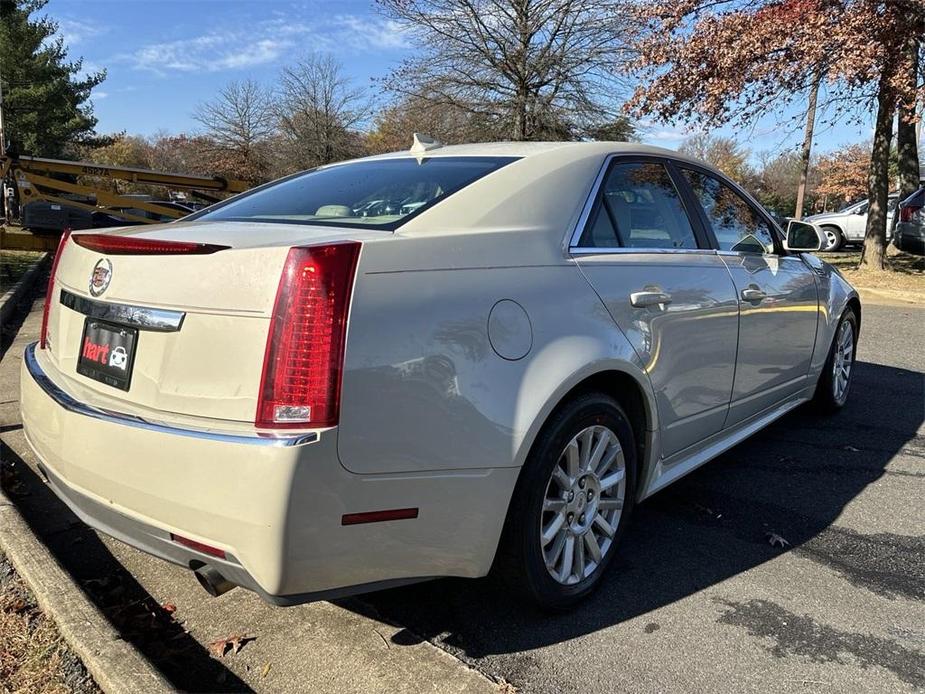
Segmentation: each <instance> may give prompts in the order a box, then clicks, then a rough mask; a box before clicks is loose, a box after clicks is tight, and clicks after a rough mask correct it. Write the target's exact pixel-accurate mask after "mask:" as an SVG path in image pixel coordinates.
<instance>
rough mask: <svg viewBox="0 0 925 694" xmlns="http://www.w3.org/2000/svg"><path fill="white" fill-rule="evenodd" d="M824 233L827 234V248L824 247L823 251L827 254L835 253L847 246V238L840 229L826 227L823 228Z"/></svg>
mask: <svg viewBox="0 0 925 694" xmlns="http://www.w3.org/2000/svg"><path fill="white" fill-rule="evenodd" d="M822 232H823V233H824V234H825V246H823V247H822V250H823V251H825V252H826V253H834V252H835V251H837V250H838V249H840V248H841V247H842V246H843V245H845V237H844V236H843V235H842V233H841V230H840V229H839V228H838V227H825V226H824V227H822Z"/></svg>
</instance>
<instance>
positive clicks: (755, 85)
mask: <svg viewBox="0 0 925 694" xmlns="http://www.w3.org/2000/svg"><path fill="white" fill-rule="evenodd" d="M636 15H637V17H638V18H639V19H640V21H641V22H643V24H644V26H645V29H644V30H643V31H641V32H640V33H639V34H638V38H637V41H636V49H637V50H638V59H637V67H638V68H639V69H640V70H641V71H642V73H643V77H644V79H643V81H642V84H641V86H640V87H639V88H638V89H637V90H636V92H635V94H634V96H633V98H632V100H631V101H630V104H629V106H630V108H631V109H633V110H635V111H636V112H639V113H644V114H655V115H657V116H659V117H661V118H662V119H665V120H673V119H678V118H680V119H685V120H692V121H699V122H700V123H701V124H703V125H720V124H723V123H738V124H746V123H749V122H753V121H754V120H755V119H757V118H759V117H760V116H762V115H765V114H768V113H774V112H780V111H781V110H782V107H784V106H786V105H788V104H791V103H793V102H794V101H798V100H799V99H800V97H801V95H803V94H806V93H807V92H808V91H809V90H810V88H811V86H812V85H813V83H814V82H815V80H816V79H820V80H821V83H822V85H823V93H822V94H820V104H821V107H822V110H823V112H824V113H826V114H827V119H828V120H829V121H835V120H843V119H854V120H855V121H857V122H860V121H861V120H862V119H863V118H864V116H865V115H866V113H867V112H868V109H869V107H870V106H871V105H873V104H876V114H877V115H876V119H875V129H874V138H873V142H872V146H871V157H870V166H869V169H868V172H867V193H868V197H869V199H870V200H871V205H870V213H869V215H868V219H867V238H866V241H865V244H864V254H863V256H862V260H861V265H862V267H867V268H871V269H883V255H884V251H885V247H886V206H887V195H888V190H889V153H890V141H891V139H892V129H893V120H894V115H895V113H896V109H897V106H898V105H900V104H909V103H915V101H916V100H917V99H921V98H923V97H925V84H923V83H922V81H921V79H918V78H917V77H914V78H913V79H911V80H910V79H909V76H910V75H921V74H922V67H923V56H922V54H921V52H919V51H915V52H913V51H910V50H908V45H909V37H910V36H911V37H920V36H922V35H923V34H925V2H923V1H922V0H680V1H678V0H657V2H655V3H653V2H647V1H645V0H639V2H638V3H637V4H636Z"/></svg>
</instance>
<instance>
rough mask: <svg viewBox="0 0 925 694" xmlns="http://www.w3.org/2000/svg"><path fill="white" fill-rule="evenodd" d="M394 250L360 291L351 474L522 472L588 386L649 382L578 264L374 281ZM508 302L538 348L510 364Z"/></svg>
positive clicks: (354, 338) (364, 277)
mask: <svg viewBox="0 0 925 694" xmlns="http://www.w3.org/2000/svg"><path fill="white" fill-rule="evenodd" d="M408 241H411V240H410V239H408ZM444 242H445V243H446V245H447V248H450V249H454V250H456V251H458V252H459V253H463V254H466V253H467V251H465V250H464V249H463V248H461V246H465V245H467V244H470V243H479V244H484V245H483V248H486V249H487V248H491V241H490V239H489V238H486V237H485V235H484V234H481V235H479V236H478V237H475V238H473V237H466V236H465V235H464V234H463V235H460V236H459V237H455V238H454V237H445V238H444ZM398 243H400V241H398ZM391 245H394V244H367V245H366V246H365V247H364V251H363V260H362V261H361V262H362V265H361V268H360V272H359V273H358V277H357V280H356V286H355V289H354V297H353V303H352V307H351V316H350V327H349V331H348V337H347V348H346V358H345V367H344V368H345V370H344V376H343V387H342V398H341V417H340V426H339V432H338V452H339V457H340V460H341V463H342V464H343V466H344V467H345V468H347V469H348V470H350V471H352V472H356V473H361V474H375V473H396V472H413V471H425V470H449V469H470V468H494V467H516V466H519V465H521V464H522V463H523V460H524V458H525V457H526V455H527V452H528V450H529V446H530V444H531V443H532V440H533V438H534V437H535V436H536V434H537V432H538V430H539V428H540V426H541V425H542V423H543V421H544V420H545V418H546V416H548V414H549V413H550V411H551V410H552V408H553V407H554V406H555V404H556V403H557V402H558V401H559V399H560V398H561V397H562V396H564V395H565V394H566V393H567V392H568V390H569V389H570V388H571V387H572V386H573V385H575V384H576V383H578V382H579V381H580V380H582V379H583V378H584V377H586V376H589V375H591V374H592V373H594V372H596V371H599V370H606V369H608V368H619V369H620V370H623V371H627V372H630V373H631V375H633V376H634V377H635V378H637V380H638V381H639V382H641V383H644V382H646V379H645V376H644V374H643V373H642V371H641V369H640V367H639V364H638V362H637V359H636V356H635V353H634V352H633V349H632V347H631V346H630V344H629V343H628V341H627V340H626V338H625V337H624V336H623V334H622V333H621V332H620V331H619V329H618V328H617V327H616V326H615V324H614V323H613V321H612V319H611V318H610V315H609V314H608V313H607V311H606V309H605V308H604V306H603V304H602V303H601V301H600V299H599V298H598V297H597V295H596V294H595V293H594V292H593V290H592V289H591V288H590V286H589V285H588V283H587V282H586V280H585V279H584V277H583V276H582V275H581V273H580V272H579V270H578V268H577V266H576V265H575V264H574V263H573V262H572V261H570V260H567V259H565V258H561V259H560V260H559V261H558V262H556V263H548V264H540V265H531V266H525V267H504V266H500V267H477V268H458V267H457V268H455V269H450V268H449V267H440V266H439V264H438V263H435V267H433V268H432V269H428V270H415V271H386V272H376V271H375V270H373V269H372V268H376V267H381V266H382V265H381V264H380V263H378V262H377V258H376V256H377V253H379V252H382V253H387V254H390V253H393V252H394V248H392V249H386V248H385V247H387V246H391ZM413 246H414V243H413V242H411V243H409V245H408V247H409V248H411V247H413ZM380 249H384V250H380ZM409 252H410V251H409ZM449 255H450V256H451V255H452V254H449ZM447 265H449V263H447ZM364 268H366V269H367V271H364ZM502 299H509V300H512V301H515V302H517V304H519V305H520V306H522V307H523V309H524V310H525V311H526V313H527V315H528V316H529V323H530V326H529V328H528V329H529V330H530V331H531V332H532V336H531V337H532V346H531V347H530V350H529V352H528V353H527V355H526V356H524V357H523V358H521V359H515V360H512V359H505V358H502V357H501V356H499V355H498V354H497V353H496V352H495V351H494V349H493V348H492V344H491V341H490V340H489V329H488V323H489V315H490V313H491V310H492V307H493V306H494V305H495V304H496V303H497V302H498V301H499V300H502Z"/></svg>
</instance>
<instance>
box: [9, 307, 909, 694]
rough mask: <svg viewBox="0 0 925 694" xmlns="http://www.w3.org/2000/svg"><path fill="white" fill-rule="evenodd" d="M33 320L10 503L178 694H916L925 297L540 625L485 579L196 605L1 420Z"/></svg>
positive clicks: (670, 497) (13, 366)
mask: <svg viewBox="0 0 925 694" xmlns="http://www.w3.org/2000/svg"><path fill="white" fill-rule="evenodd" d="M40 313H41V303H40V302H39V303H36V304H35V305H34V306H33V309H32V312H31V313H30V314H29V315H28V317H26V319H25V321H24V323H23V324H22V326H21V327H20V329H19V332H18V334H17V335H16V336H15V338H13V339H12V342H11V343H10V344H8V349H7V351H6V353H5V354H4V356H3V360H2V363H0V387H2V388H3V393H4V397H3V399H2V400H3V402H2V404H0V432H2V434H0V436H2V440H3V448H2V454H3V458H4V459H5V460H6V461H7V463H11V464H12V465H13V468H14V469H15V470H16V481H15V485H14V487H13V489H14V491H15V494H13V495H12V496H13V498H14V501H15V503H16V504H17V506H18V507H19V508H20V510H21V512H22V514H23V515H24V516H25V518H26V519H27V521H28V522H29V523H30V525H31V526H32V528H33V529H34V531H35V532H37V533H38V534H39V535H40V537H42V539H43V540H44V541H45V542H46V544H47V545H48V546H49V547H50V548H51V549H52V551H53V552H54V554H55V556H56V557H57V558H58V560H59V561H60V562H61V563H62V564H63V565H64V566H65V568H67V570H68V571H69V572H70V573H71V574H72V575H73V576H74V578H75V580H76V581H77V582H78V583H79V584H80V585H81V586H82V587H83V589H84V590H85V591H86V592H87V593H88V594H89V595H90V596H91V598H93V599H94V601H95V602H96V603H97V604H98V605H99V606H100V607H101V608H102V609H103V610H104V612H105V614H106V615H107V616H108V617H109V619H110V621H112V623H113V624H115V625H116V626H117V627H118V628H119V629H120V631H121V632H122V634H123V637H124V638H126V639H127V640H129V641H130V642H131V643H133V644H134V645H136V646H137V647H138V648H139V649H141V651H142V652H143V653H145V654H146V655H147V656H148V657H149V658H151V659H152V660H153V661H154V662H155V663H157V664H158V666H159V667H161V668H162V669H163V670H164V672H165V673H166V674H167V676H168V677H169V678H170V680H171V681H172V683H173V684H174V685H175V686H177V687H179V688H184V689H195V690H204V689H211V690H248V689H256V690H267V691H269V690H273V691H299V690H302V691H304V690H307V689H315V690H317V691H325V690H326V689H327V690H330V691H424V690H427V691H479V690H483V689H488V688H491V687H498V686H503V684H500V685H499V683H510V684H511V685H513V686H514V687H516V689H517V690H519V691H524V692H588V691H599V692H620V691H626V692H699V691H703V692H742V691H762V692H793V691H801V692H878V693H879V692H902V691H915V690H922V689H923V688H925V537H923V533H922V529H923V527H925V504H923V503H922V500H923V498H925V427H923V420H925V376H923V373H925V351H923V348H922V346H923V344H925V308H921V307H913V306H904V305H874V304H872V303H870V302H868V303H865V307H864V314H863V324H862V328H861V342H860V347H859V352H858V362H857V365H856V369H857V371H856V373H855V377H854V382H853V385H852V395H851V398H850V400H849V404H848V406H847V407H846V408H845V410H844V411H842V412H841V413H840V414H838V415H837V416H835V417H832V418H823V417H819V416H817V415H815V414H813V413H812V412H811V411H809V410H808V409H806V408H801V409H799V410H797V411H795V412H793V413H791V414H789V415H788V416H787V417H785V418H784V419H782V420H780V421H779V422H777V423H776V424H774V425H773V426H771V427H770V428H768V429H767V430H765V431H764V432H762V433H760V434H758V435H757V436H755V437H754V438H752V439H750V440H749V441H747V442H745V443H744V444H742V445H740V446H738V447H736V448H734V449H732V450H731V451H729V452H728V453H727V454H725V455H723V456H722V457H721V458H720V459H718V460H716V461H714V462H712V463H710V464H708V465H706V466H705V467H703V468H701V469H700V470H699V471H697V472H695V473H694V474H692V475H690V476H689V477H687V478H686V479H684V480H683V481H681V482H679V483H678V484H676V485H674V486H672V487H671V488H669V489H668V490H666V491H664V492H662V493H660V494H658V495H656V496H655V497H653V498H651V499H650V500H648V501H646V502H645V503H643V504H642V505H641V506H640V507H638V509H637V511H636V515H635V517H634V520H633V525H632V527H631V529H630V531H629V532H628V534H627V536H626V542H625V544H624V545H623V547H622V549H621V553H620V556H619V557H618V559H617V561H616V566H615V570H614V571H612V572H611V574H610V575H609V576H608V577H607V579H606V580H605V581H604V584H603V585H602V587H601V589H600V590H599V591H598V592H597V593H596V594H595V595H594V596H593V597H592V599H591V600H589V601H588V602H586V603H584V604H582V605H581V606H580V607H579V608H578V609H576V610H574V611H573V612H570V613H568V614H562V615H554V616H551V615H544V614H538V613H536V612H535V611H533V610H532V609H530V608H529V607H526V606H524V605H522V604H520V603H519V602H518V601H516V600H513V599H511V597H510V595H509V594H506V593H504V592H503V591H501V590H500V589H499V588H497V587H496V586H495V585H494V584H493V583H492V582H491V581H490V580H481V581H462V580H441V581H434V582H432V583H428V584H421V585H418V586H412V587H408V588H403V589H397V590H392V591H386V592H382V593H378V594H372V595H368V596H364V597H361V598H354V599H349V600H344V601H338V602H336V603H316V604H311V605H305V606H301V607H297V608H288V609H280V608H273V607H270V606H268V605H265V604H263V603H262V602H260V600H258V599H257V598H256V597H255V596H254V595H252V594H249V593H247V592H245V591H243V590H235V591H232V592H231V593H228V594H227V595H225V596H222V597H221V598H218V599H210V598H208V597H207V596H206V595H205V593H204V592H203V591H202V590H201V589H200V588H199V587H198V585H196V583H195V581H194V579H193V577H192V576H191V575H190V574H189V573H188V572H186V571H184V570H182V569H179V568H177V567H173V566H168V565H165V564H163V563H161V562H159V561H156V560H154V559H151V558H149V557H147V556H145V555H143V554H141V553H139V552H137V551H136V550H133V549H130V548H128V547H126V546H124V545H122V544H120V543H118V542H115V541H112V540H109V539H107V538H100V537H98V536H97V535H96V534H95V533H92V532H91V531H89V530H87V529H86V528H85V527H84V526H82V525H81V524H80V523H79V522H78V521H77V520H76V519H75V518H74V517H73V516H72V515H70V513H69V512H67V511H66V509H64V508H63V507H62V506H61V504H60V503H59V502H57V501H56V500H55V498H54V497H53V496H52V495H51V494H50V492H49V491H48V489H47V488H46V487H45V486H44V485H43V484H42V482H41V481H40V480H39V478H38V477H37V476H36V475H35V474H34V473H33V472H32V471H31V466H33V465H34V462H35V461H34V458H33V456H32V455H31V453H30V452H29V450H28V447H27V445H26V443H25V441H24V438H23V435H22V431H21V428H20V427H19V425H18V422H19V419H18V404H17V402H16V397H17V395H16V394H17V393H18V382H17V380H16V379H17V377H18V366H19V360H20V355H21V351H22V348H23V347H24V345H25V344H26V343H27V342H29V341H32V340H34V339H35V336H36V335H37V332H38V321H39V318H40ZM130 456H131V452H130V451H127V452H126V457H127V459H129V458H130ZM775 538H780V539H781V540H783V541H784V542H785V543H786V545H785V546H784V547H780V546H772V544H771V542H770V540H773V539H775ZM778 544H781V543H780V542H779V543H778ZM123 567H124V568H123ZM165 605H167V606H169V607H170V608H174V607H175V610H173V609H164V607H163V606H165ZM231 634H243V635H245V636H246V637H247V638H248V639H252V640H250V641H249V642H247V643H246V644H245V645H244V647H243V648H242V649H241V651H240V652H239V653H237V654H234V655H229V656H226V657H225V658H221V659H219V658H216V657H213V656H211V655H210V654H209V649H208V644H209V643H210V642H213V641H214V640H215V639H219V638H222V637H226V636H228V635H231ZM431 644H433V645H431ZM434 646H436V648H434ZM438 649H439V650H438ZM444 652H445V653H444ZM446 653H449V654H450V655H451V656H452V657H449V656H447V655H446ZM479 673H481V674H482V675H485V676H486V677H481V675H480V674H479ZM409 676H413V677H416V678H419V679H412V680H411V681H409V679H408V678H409Z"/></svg>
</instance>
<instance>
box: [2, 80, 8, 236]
mask: <svg viewBox="0 0 925 694" xmlns="http://www.w3.org/2000/svg"><path fill="white" fill-rule="evenodd" d="M5 154H6V131H5V130H4V129H3V75H2V74H0V157H3V156H4V155H5ZM7 205H8V202H7V199H6V181H5V180H3V178H0V217H2V218H3V220H4V221H7V220H9V218H10V214H9V209H8V208H7Z"/></svg>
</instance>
